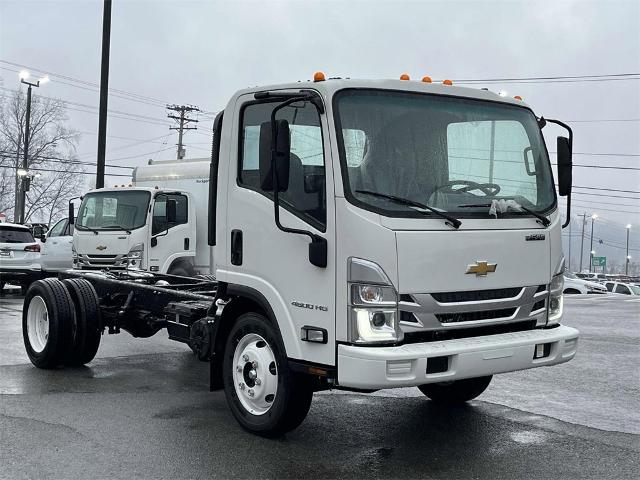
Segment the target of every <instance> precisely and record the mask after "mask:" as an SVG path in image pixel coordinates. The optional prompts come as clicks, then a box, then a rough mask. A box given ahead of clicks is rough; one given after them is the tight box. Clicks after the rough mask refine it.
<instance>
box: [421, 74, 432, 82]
mask: <svg viewBox="0 0 640 480" xmlns="http://www.w3.org/2000/svg"><path fill="white" fill-rule="evenodd" d="M432 81H433V80H431V77H430V76H429V75H425V76H424V77H422V82H423V83H431V82H432Z"/></svg>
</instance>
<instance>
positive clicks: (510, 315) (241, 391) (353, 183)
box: [23, 75, 578, 435]
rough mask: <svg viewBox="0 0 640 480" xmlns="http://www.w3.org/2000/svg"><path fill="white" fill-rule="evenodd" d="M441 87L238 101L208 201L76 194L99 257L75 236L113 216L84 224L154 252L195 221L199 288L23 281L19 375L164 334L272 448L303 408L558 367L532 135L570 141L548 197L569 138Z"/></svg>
mask: <svg viewBox="0 0 640 480" xmlns="http://www.w3.org/2000/svg"><path fill="white" fill-rule="evenodd" d="M448 83H450V82H447V83H445V84H442V85H436V84H433V83H429V82H411V81H402V80H398V81H394V80H382V81H360V80H341V79H331V80H326V81H324V78H323V76H322V75H316V77H315V81H314V82H309V83H292V84H287V85H278V86H273V87H265V88H253V89H248V90H242V91H240V92H238V93H237V94H235V95H234V96H233V97H232V98H231V100H230V102H229V104H228V105H227V107H226V108H225V110H224V112H221V113H220V114H219V115H218V116H217V118H216V120H215V122H214V131H213V151H212V158H211V162H210V171H209V182H208V183H209V191H208V198H197V197H193V196H191V197H189V198H185V199H183V200H184V202H186V203H185V204H183V205H179V204H178V203H179V202H178V201H176V200H177V199H176V198H175V197H171V195H170V192H167V191H165V190H158V191H157V192H156V191H155V190H154V189H153V188H149V189H147V190H144V191H142V193H143V194H139V193H135V192H133V191H132V193H135V194H136V195H138V197H139V198H135V199H128V200H130V201H125V202H122V203H119V202H114V201H113V200H108V201H103V200H101V198H103V199H106V198H108V195H105V196H103V197H100V196H99V195H98V196H96V195H94V196H89V195H87V196H86V197H85V199H84V200H83V204H82V205H81V206H80V210H79V215H78V219H77V222H76V231H83V233H86V234H89V235H91V234H92V233H93V234H95V235H96V236H97V237H100V236H101V235H103V234H104V232H101V231H98V232H92V228H93V227H94V226H95V223H94V224H93V226H92V221H93V220H90V219H91V218H93V219H94V220H95V219H96V218H98V217H102V218H101V220H100V221H101V222H104V221H105V218H104V217H105V216H106V217H108V216H111V217H112V218H111V220H112V221H114V222H116V223H113V224H106V223H105V224H101V226H102V227H105V228H106V227H109V228H110V229H112V230H114V231H117V232H118V233H119V234H120V235H121V236H126V235H129V234H128V233H127V232H131V234H133V233H134V230H135V228H134V227H136V226H137V225H149V224H150V220H151V218H152V217H153V216H154V211H155V213H156V216H157V217H158V218H157V219H156V220H157V222H158V224H161V225H159V227H158V232H159V233H161V234H162V233H164V232H165V231H169V230H171V228H172V227H174V226H175V225H176V224H177V217H178V216H179V211H180V209H182V210H183V211H186V210H185V209H190V208H191V206H190V204H189V202H200V204H201V205H203V204H205V202H206V206H207V210H208V218H198V219H197V220H198V221H199V222H202V223H203V224H204V225H205V226H206V229H207V233H208V247H207V248H208V249H209V250H210V258H211V259H212V260H211V261H210V264H211V266H210V269H209V270H208V271H201V273H205V274H209V276H206V275H205V276H200V277H184V276H177V275H168V274H163V273H160V272H149V271H142V270H136V269H135V268H127V269H122V270H117V269H115V270H105V271H81V270H70V271H67V272H66V273H65V274H63V275H61V277H60V278H61V279H48V280H41V281H38V282H35V283H34V284H33V285H32V286H31V288H30V289H29V290H28V292H27V295H26V297H25V304H24V310H23V312H24V313H23V330H24V341H25V346H26V349H27V353H28V354H29V357H30V358H31V361H32V362H33V364H34V365H36V366H37V367H40V368H53V367H56V366H59V365H82V364H85V363H87V362H89V361H91V360H92V358H93V357H94V355H95V353H96V350H97V348H98V345H99V342H100V339H101V336H100V335H101V333H102V332H103V331H104V330H107V331H108V332H109V333H119V332H120V330H121V329H124V330H126V331H128V332H129V333H131V334H132V335H133V336H136V337H149V336H151V335H154V334H155V333H157V332H158V331H160V330H162V329H166V330H167V331H168V334H169V337H170V338H171V339H174V340H177V341H180V342H184V343H187V344H189V346H190V347H191V348H192V349H193V350H194V352H196V354H197V355H198V357H199V358H200V359H202V360H208V361H210V365H211V368H210V371H211V388H212V389H213V390H215V389H224V391H225V394H226V397H227V400H228V404H229V407H230V409H231V411H232V412H233V415H234V416H235V418H236V419H237V420H238V422H239V423H240V424H241V425H242V426H243V427H244V428H246V429H247V430H249V431H252V432H255V433H258V434H261V435H277V434H281V433H283V432H286V431H288V430H291V429H293V428H295V427H296V426H297V425H299V424H300V423H301V422H302V421H303V419H304V418H305V416H306V414H307V412H308V410H309V406H310V404H311V400H312V396H313V393H314V392H316V391H320V390H325V389H331V388H339V389H343V390H355V391H373V390H378V389H385V388H395V387H408V386H416V387H418V388H419V389H420V390H421V391H422V392H423V393H424V394H425V395H426V396H428V397H429V398H431V399H432V400H433V401H437V402H441V403H459V402H464V401H467V400H470V399H472V398H475V397H476V396H478V395H479V394H480V393H482V392H483V391H484V389H485V388H486V387H487V386H488V385H489V382H490V380H491V377H492V375H494V374H497V373H503V372H510V371H514V370H522V369H527V368H534V367H542V366H550V365H555V364H558V363H563V362H567V361H569V360H571V359H572V358H573V357H574V355H575V353H576V348H577V344H578V332H577V330H575V329H573V328H569V327H566V326H563V325H561V324H560V320H561V318H562V309H563V302H562V289H563V271H564V260H563V254H562V247H561V241H560V234H561V228H562V226H561V220H560V211H559V208H558V199H557V196H556V190H555V187H554V178H553V174H552V169H551V164H550V161H549V156H548V152H547V148H546V146H545V143H544V139H543V136H542V128H543V127H545V125H548V123H550V122H553V123H555V124H557V125H560V126H562V127H564V128H565V129H566V130H567V131H568V132H569V135H568V137H558V140H557V152H558V153H557V155H558V156H557V163H558V176H557V179H556V181H557V184H558V193H559V195H561V196H568V195H570V191H571V145H572V141H571V130H570V129H569V128H568V127H567V126H566V125H564V124H563V123H562V122H559V121H557V120H545V119H543V118H537V117H536V116H535V115H534V113H533V112H532V110H531V109H530V108H529V107H528V106H527V105H526V104H525V103H523V102H522V101H521V100H520V99H510V98H505V97H501V96H499V95H496V94H494V93H491V92H489V91H485V90H475V89H468V88H458V87H454V86H451V85H449V84H448ZM87 199H93V200H92V202H93V203H92V204H91V205H88V201H89V200H87ZM134 200H135V201H134ZM159 202H161V203H163V206H162V208H161V213H160V210H157V209H156V206H157V205H158V203H159ZM189 211H190V210H189ZM73 217H74V216H73V215H70V218H73ZM567 218H568V217H567ZM118 222H123V223H125V224H123V225H119V224H118ZM127 222H128V223H127ZM163 240H166V237H164V238H163V237H162V236H159V237H158V238H157V239H156V241H157V243H158V244H159V243H160V242H162V241H163ZM145 247H146V246H145ZM183 247H184V245H182V244H179V245H178V244H176V245H173V247H172V248H173V249H174V250H175V251H176V252H177V251H180V250H183ZM154 248H157V247H156V246H154V245H152V244H150V245H149V246H148V249H147V250H146V253H145V255H148V256H149V258H150V257H151V256H152V255H153V249H154ZM134 253H135V252H134ZM133 258H135V256H133ZM134 267H135V266H134ZM214 276H215V279H214ZM370 414H375V413H372V412H370Z"/></svg>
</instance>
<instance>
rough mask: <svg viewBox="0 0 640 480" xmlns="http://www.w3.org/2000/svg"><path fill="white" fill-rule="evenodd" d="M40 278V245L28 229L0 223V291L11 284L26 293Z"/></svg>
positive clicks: (22, 226)
mask: <svg viewBox="0 0 640 480" xmlns="http://www.w3.org/2000/svg"><path fill="white" fill-rule="evenodd" d="M40 276H41V266H40V244H39V243H38V242H36V241H35V239H34V238H33V235H32V234H31V231H30V230H29V227H26V226H24V225H16V224H14V223H0V290H2V289H3V288H4V285H5V283H9V282H11V283H15V284H18V285H20V286H21V287H22V289H23V291H26V289H27V287H28V286H29V285H30V284H31V282H33V281H35V280H37V279H39V278H40Z"/></svg>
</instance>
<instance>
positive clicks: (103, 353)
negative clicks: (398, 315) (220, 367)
mask: <svg viewBox="0 0 640 480" xmlns="http://www.w3.org/2000/svg"><path fill="white" fill-rule="evenodd" d="M21 307H22V299H21V298H20V297H18V296H16V295H12V294H9V295H5V296H4V297H0V339H2V341H1V342H0V478H3V479H4V478H7V479H21V478H38V479H41V478H42V479H43V478H96V479H98V478H111V479H119V478H123V479H125V478H126V479H133V478H156V479H163V478H172V479H175V478H249V477H250V478H263V477H269V478H300V477H306V478H528V479H532V478H636V475H637V472H638V471H640V461H639V460H638V458H639V457H640V455H639V452H640V413H639V412H640V378H639V373H638V365H639V364H640V342H639V337H640V328H639V327H640V324H639V322H640V299H638V300H636V299H628V298H622V297H618V296H594V297H591V296H571V297H567V298H566V301H565V311H566V314H565V320H564V323H566V324H567V325H570V326H573V327H576V328H578V329H579V330H580V332H581V337H580V346H579V349H578V355H577V356H576V358H575V359H574V360H573V361H572V362H569V363H568V364H564V365H560V366H556V367H550V368H541V369H536V370H529V371H524V372H516V373H511V374H505V375H501V376H497V377H495V378H494V380H493V382H492V384H491V386H490V387H489V389H488V390H487V391H486V392H485V393H484V394H483V395H481V396H480V397H479V398H478V399H477V400H475V401H473V402H471V403H470V404H469V405H468V406H465V407H459V408H451V409H445V408H438V407H436V406H435V405H433V404H432V403H431V402H430V401H428V400H427V399H426V398H425V397H424V396H422V394H420V392H419V391H418V390H417V389H399V390H393V391H382V392H377V393H375V394H369V395H365V394H351V393H349V394H344V393H322V394H316V395H315V397H314V402H313V405H312V407H311V411H310V413H309V416H308V417H307V419H306V420H305V422H304V423H303V424H302V425H301V427H300V428H298V429H297V430H295V431H294V432H291V433H289V434H287V435H286V436H284V437H282V438H280V439H277V440H267V439H263V438H259V437H256V436H254V435H250V434H248V433H245V432H244V431H243V430H241V428H240V427H239V426H238V425H237V423H236V422H235V420H234V419H233V417H232V416H231V413H230V412H229V410H228V409H227V406H226V402H225V398H224V394H223V393H222V392H215V393H209V391H208V365H207V364H205V363H202V362H199V361H197V360H196V359H195V358H194V357H193V355H192V354H191V352H190V351H189V350H188V348H186V347H185V346H183V345H181V344H178V343H175V342H171V341H169V340H167V339H166V335H165V334H163V333H160V334H158V335H156V336H155V337H153V338H150V339H134V338H131V337H130V336H128V334H126V333H123V334H120V335H111V336H106V335H105V336H104V337H103V341H102V344H101V347H100V350H99V352H98V356H97V358H96V360H94V361H93V362H91V363H90V364H89V365H88V366H87V367H84V368H78V369H66V370H56V371H43V370H38V369H36V368H34V367H33V366H32V365H31V364H30V363H29V361H28V358H27V356H26V353H25V352H24V348H23V345H22V332H21V325H20V323H21Z"/></svg>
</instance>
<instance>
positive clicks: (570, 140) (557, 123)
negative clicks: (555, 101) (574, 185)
mask: <svg viewBox="0 0 640 480" xmlns="http://www.w3.org/2000/svg"><path fill="white" fill-rule="evenodd" d="M547 123H555V124H556V125H560V126H561V127H562V128H564V129H565V130H566V131H567V132H569V148H570V149H571V153H573V130H572V129H571V127H570V126H569V125H567V124H566V123H564V122H561V121H560V120H552V119H550V118H547V119H545V118H544V117H540V120H538V124H541V127H540V128H541V129H542V128H543V127H544V126H545V125H546V124H547ZM569 223H571V190H569V195H567V218H566V220H565V222H564V223H563V224H562V228H567V226H568V225H569Z"/></svg>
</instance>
